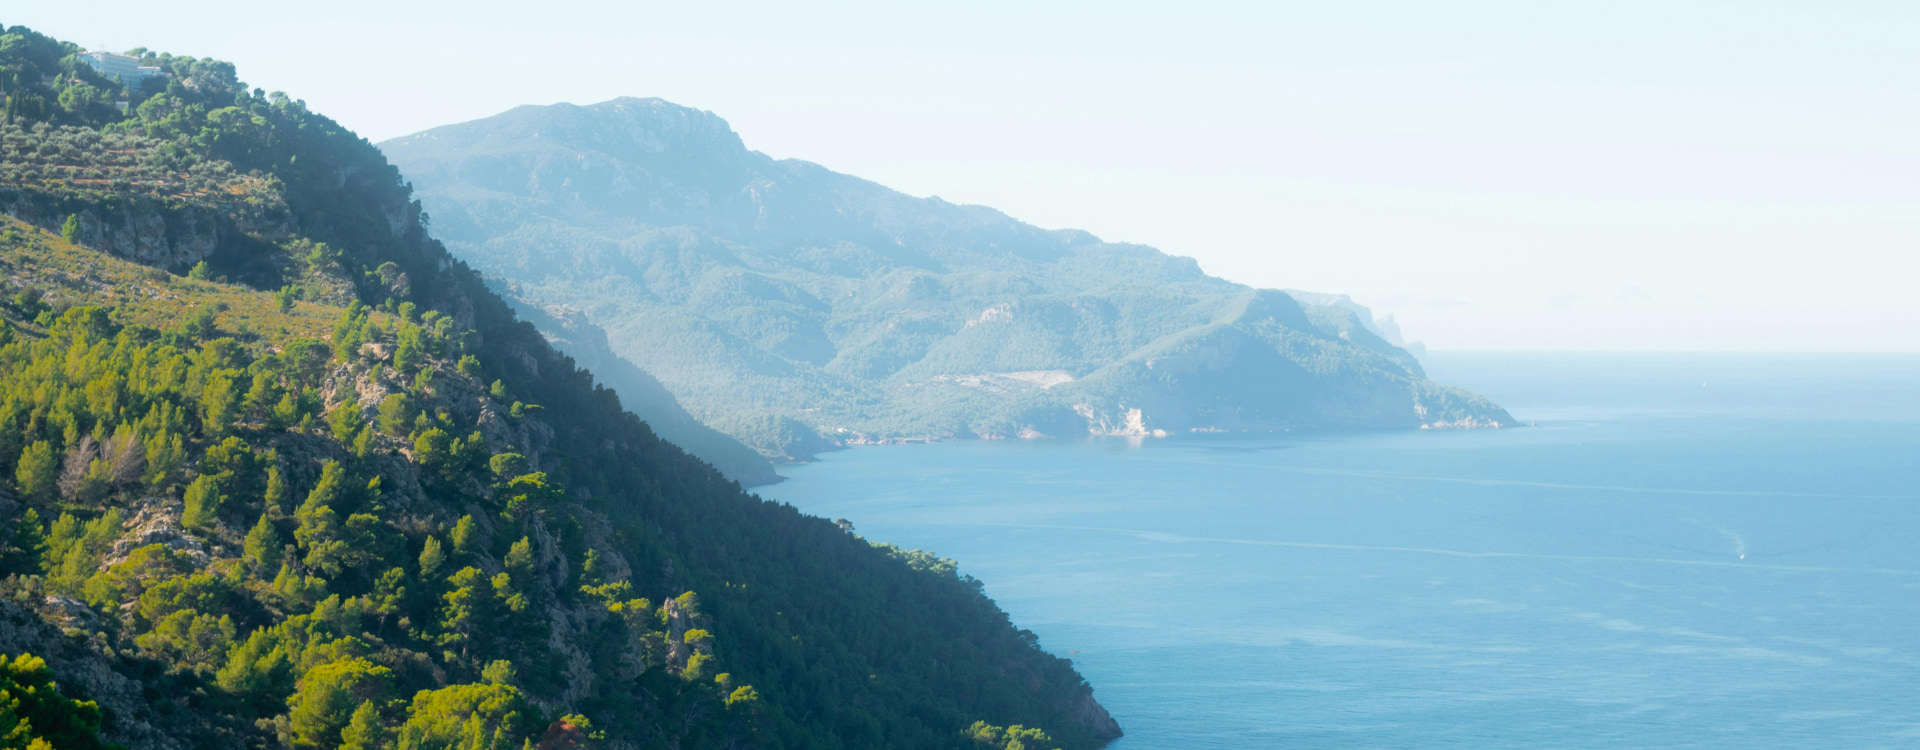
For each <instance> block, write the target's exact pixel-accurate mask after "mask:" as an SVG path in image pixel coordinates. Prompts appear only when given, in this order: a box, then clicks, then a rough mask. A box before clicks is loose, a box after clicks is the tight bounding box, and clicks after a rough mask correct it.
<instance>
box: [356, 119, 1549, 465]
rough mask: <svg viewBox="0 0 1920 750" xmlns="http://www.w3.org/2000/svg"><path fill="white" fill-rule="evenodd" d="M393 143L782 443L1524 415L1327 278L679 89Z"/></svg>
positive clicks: (527, 265)
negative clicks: (860, 152) (846, 150)
mask: <svg viewBox="0 0 1920 750" xmlns="http://www.w3.org/2000/svg"><path fill="white" fill-rule="evenodd" d="M381 148H382V149H383V150H384V151H385V152H386V153H387V154H388V156H389V158H391V159H393V160H394V162H395V163H396V164H397V165H399V166H400V167H401V168H402V169H403V170H404V171H405V172H406V174H407V176H408V178H409V179H411V180H412V181H413V184H414V185H415V186H416V187H417V188H418V190H419V194H420V196H421V200H422V201H423V202H424V204H425V206H426V207H427V209H428V210H429V211H431V212H432V214H433V216H434V219H435V228H436V231H437V232H438V233H439V234H440V236H441V237H442V238H443V239H445V240H446V241H447V242H448V244H449V247H451V248H452V249H453V250H454V252H455V253H456V254H457V255H459V256H460V257H462V258H465V259H467V260H469V261H470V262H472V263H474V264H475V265H476V266H477V267H478V268H480V269H481V270H483V271H484V272H486V273H488V274H493V275H497V276H499V277H502V278H504V279H506V280H508V281H510V282H511V283H513V284H514V285H515V286H516V288H518V289H520V290H522V293H523V294H524V295H525V296H526V297H527V298H529V299H537V300H540V301H542V302H544V303H548V304H560V305H566V306H568V307H570V308H573V309H578V310H580V311H582V313H583V314H584V316H585V318H586V319H587V320H588V321H591V322H592V323H593V324H595V325H598V326H600V327H601V328H604V329H605V330H606V332H607V334H608V337H609V341H610V343H611V344H612V347H613V349H614V351H616V352H617V353H619V354H620V355H621V356H622V357H624V358H626V359H627V360H629V361H631V362H632V363H634V364H635V365H637V366H639V367H640V368H641V369H643V370H645V371H647V372H649V373H651V374H652V375H654V376H655V377H657V378H659V380H660V381H661V382H662V383H664V384H665V385H666V386H667V388H668V389H669V390H671V391H672V392H673V393H674V394H675V395H676V396H678V397H679V398H680V400H681V402H682V403H683V404H684V405H685V406H686V407H687V409H688V410H689V411H690V412H692V413H693V414H694V415H695V416H696V417H698V418H700V419H701V420H703V421H705V422H707V423H708V424H710V425H712V426H714V427H715V428H717V429H720V430H722V431H725V432H728V433H729V434H732V435H734V436H736V437H738V438H740V439H741V440H743V441H745V442H747V443H748V444H750V445H753V446H755V447H756V448H758V449H760V450H761V451H762V452H765V453H767V454H768V455H773V456H778V457H782V458H794V457H805V456H806V455H807V454H808V453H809V452H810V451H813V450H816V449H818V448H819V447H821V446H824V445H831V444H837V443H857V442H868V441H885V440H899V439H921V438H928V437H933V438H943V437H964V436H983V437H992V436H1013V435H1036V434H1049V435H1072V434H1086V433H1088V432H1094V433H1102V432H1122V433H1132V434H1149V433H1159V432H1185V431H1191V430H1293V429H1324V428H1355V427H1388V428H1411V427H1421V426H1498V425H1507V424H1512V420H1511V419H1510V418H1509V417H1508V416H1507V415H1506V413H1505V412H1504V411H1502V410H1501V409H1500V408H1499V407H1497V406H1495V405H1493V404H1491V403H1489V402H1487V401H1486V400H1484V399H1481V398H1479V397H1477V396H1474V395H1472V394H1469V393H1465V392H1462V391H1458V390H1455V389H1450V388H1446V387H1442V386H1438V385H1435V384H1433V383H1430V382H1428V381H1426V379H1425V377H1424V375H1423V374H1422V373H1421V372H1420V369H1419V366H1418V364H1417V362H1416V361H1415V360H1414V358H1413V357H1412V356H1410V355H1408V354H1407V353H1406V352H1405V351H1404V350H1402V349H1400V348H1398V347H1395V346H1393V345H1392V344H1389V343H1387V342H1386V341H1385V340H1384V339H1382V338H1381V337H1380V336H1379V335H1377V333H1376V331H1375V330H1374V329H1373V328H1371V327H1370V324H1371V323H1372V321H1370V320H1369V321H1364V323H1365V324H1368V325H1353V324H1352V323H1353V321H1352V318H1353V315H1352V311H1351V310H1342V309H1337V308H1338V306H1337V305H1334V304H1332V303H1330V302H1327V301H1326V300H1321V299H1314V300H1312V301H1311V302H1310V303H1309V304H1307V305H1306V306H1305V307H1303V306H1302V305H1301V304H1299V303H1297V302H1296V300H1295V299H1294V298H1292V297H1289V296H1287V295H1284V294H1279V293H1271V292H1264V291H1258V290H1253V289H1250V288H1247V287H1244V286H1241V285H1238V284H1232V283H1229V282H1226V281H1222V280H1220V279H1216V278H1212V277H1209V276H1207V275H1205V274H1203V273H1201V272H1200V270H1199V268H1198V267H1197V266H1196V265H1195V264H1194V263H1193V261H1191V260H1189V259H1184V258H1175V257H1170V256H1167V255H1165V254H1162V253H1160V252H1159V251H1157V250H1154V249H1152V248H1148V247H1141V246H1137V245H1121V244H1112V243H1106V242H1102V241H1100V240H1099V239H1097V238H1095V237H1093V236H1091V235H1088V234H1086V233H1084V232H1076V231H1046V230H1042V229H1039V228H1037V227H1033V226H1031V225H1028V224H1024V223H1021V222H1019V221H1016V220H1014V219H1012V218H1010V217H1008V216H1006V215H1004V214H1001V213H1000V212H997V211H994V210H992V209H988V208H984V207H979V206H959V205H953V204H950V203H946V202H944V201H941V200H940V199H938V198H927V199H920V198H913V197H910V196H907V195H903V194H900V193H898V192H895V191H892V190H888V189H886V188H884V187H882V186H879V185H875V184H873V183H870V182H866V181H864V180H860V179H857V178H854V177H850V176H847V175H842V174H837V173H835V172H832V171H829V170H826V169H824V168H822V167H820V166H817V165H814V164H809V163H806V162H801V161H791V160H775V159H771V158H769V157H767V156H765V155H763V154H760V153H758V152H754V151H749V150H747V148H746V147H745V145H744V144H742V143H741V141H740V138H739V136H737V135H735V134H734V133H733V131H732V130H731V129H730V128H729V127H728V126H727V124H726V122H725V121H724V120H721V119H720V118H719V117H716V116H714V115H713V114H711V113H707V112H703V111H699V110H693V109H687V108H684V107H679V106H676V105H673V104H670V103H667V102H664V101H660V100H657V99H616V100H613V101H609V102H604V103H601V104H596V105H593V106H589V107H578V106H573V105H568V104H559V105H553V106H550V107H520V108H517V109H514V110H511V111H509V112H506V113H503V114H501V115H497V116H495V117H490V118H487V119H483V120H477V121H474V122H468V123H462V124H458V125H449V126H445V127H441V128H435V129H433V130H429V131H426V132H423V133H419V134H416V135H411V136H407V137H404V138H398V139H394V140H392V141H388V142H385V143H383V144H381ZM1303 296H1305V295H1303ZM1362 339H1364V340H1362ZM1166 357H1175V358H1176V359H1177V360H1178V362H1179V364H1178V365H1177V366H1175V367H1174V369H1172V370H1166V369H1162V368H1161V367H1160V366H1159V365H1160V363H1161V362H1162V361H1163V360H1164V361H1165V362H1166V363H1167V364H1169V365H1173V363H1174V361H1175V360H1166V359H1165V358H1166Z"/></svg>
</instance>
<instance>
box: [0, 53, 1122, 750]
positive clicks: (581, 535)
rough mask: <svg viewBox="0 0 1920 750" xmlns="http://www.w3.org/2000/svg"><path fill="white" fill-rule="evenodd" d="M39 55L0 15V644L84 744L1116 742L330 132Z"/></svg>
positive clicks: (1026, 650) (1040, 669)
mask: <svg viewBox="0 0 1920 750" xmlns="http://www.w3.org/2000/svg"><path fill="white" fill-rule="evenodd" d="M76 51H77V48H75V47H74V46H73V45H71V44H65V43H60V42H57V41H55V40H52V39H49V38H47V37H44V36H41V35H39V34H36V33H34V32H32V31H30V30H27V29H23V28H20V27H13V28H10V29H6V30H5V32H4V34H0V71H4V72H5V74H6V81H7V91H8V93H9V100H8V106H7V111H8V113H9V117H10V120H11V122H10V123H9V124H7V125H4V126H0V208H3V209H4V211H5V213H6V214H7V216H6V218H4V219H0V280H3V281H4V290H0V292H3V293H0V299H4V300H6V302H5V304H3V305H0V321H3V323H4V324H3V325H0V500H4V503H0V509H3V510H5V511H6V512H5V513H4V515H0V601H4V602H5V604H4V605H0V620H4V621H5V622H4V627H0V649H5V650H8V651H17V650H24V651H30V652H33V653H36V654H43V655H47V656H48V657H49V662H50V663H51V664H52V665H53V666H54V668H55V669H56V674H57V676H59V679H60V685H61V690H62V691H63V692H69V693H79V694H78V695H75V696H73V697H76V698H79V699H82V700H93V701H97V702H98V703H99V705H100V707H101V710H102V712H103V714H104V716H103V717H102V723H101V726H100V728H99V731H100V734H101V736H102V737H103V738H105V739H107V740H110V741H115V742H124V743H131V744H135V745H137V746H140V747H234V748H238V747H276V746H288V747H303V748H304V747H319V748H332V747H343V746H352V747H389V746H394V745H396V744H398V745H400V746H409V747H452V746H459V747H487V748H494V747H498V748H514V747H522V746H525V745H527V744H532V743H536V742H537V743H539V744H540V746H542V747H576V746H593V745H602V744H604V745H605V746H609V747H622V748H637V747H685V748H693V747H740V746H760V747H809V748H814V747H819V748H835V747H845V748H856V747H859V748H866V747H871V748H890V747H933V748H939V747H949V748H963V747H973V746H975V743H974V740H973V739H971V735H969V734H968V731H969V729H970V728H971V727H973V726H974V724H975V722H979V721H985V722H988V723H990V724H993V725H1012V724H1020V725H1024V726H1026V727H1042V728H1044V730H1045V731H1046V732H1047V733H1049V734H1051V735H1052V738H1053V744H1057V745H1059V746H1061V747H1065V748H1087V747H1094V746H1097V745H1099V744H1101V743H1102V742H1103V741H1104V740H1106V739H1109V738H1111V737H1114V736H1117V734H1118V727H1117V726H1116V725H1114V723H1113V722H1112V720H1111V719H1110V718H1108V717H1107V716H1106V714H1105V712H1104V711H1102V710H1101V709H1100V708H1099V706H1098V704H1097V703H1095V702H1094V701H1093V699H1092V695H1091V688H1089V687H1088V686H1087V685H1086V683H1085V682H1084V681H1083V680H1081V679H1080V677H1079V675H1078V674H1076V673H1075V672H1074V670H1073V668H1072V666H1071V664H1070V663H1069V662H1067V661H1065V660H1063V659H1058V658H1055V657H1053V656H1051V655H1049V654H1047V653H1046V652H1044V651H1042V650H1041V649H1040V648H1039V647H1038V645H1037V644H1036V643H1035V641H1034V639H1033V636H1032V634H1031V633H1028V632H1025V631H1021V630H1018V629H1016V628H1014V627H1013V626H1012V624H1011V623H1010V622H1008V620H1007V617H1006V615H1005V614H1004V613H1002V612H1001V611H1000V610H999V609H998V608H997V607H995V606H994V604H993V603H992V601H990V600H988V599H987V598H986V597H985V596H984V595H982V594H981V592H980V586H979V584H978V583H977V582H975V581H973V580H972V579H970V578H967V577H965V576H962V575H959V574H958V573H957V572H956V571H955V570H954V568H953V565H952V563H951V562H950V561H944V560H940V559H938V558H935V557H933V556H931V555H928V554H925V553H921V552H909V551H904V550H899V549H897V548H892V547H888V546H885V545H878V544H874V543H870V542H868V541H866V540H864V539H861V538H859V537H858V536H855V535H853V534H852V533H850V531H849V530H847V529H843V528H841V527H839V526H836V525H834V524H832V523H829V522H827V521H824V520H821V519H817V518H810V517H806V516H803V515H801V514H799V513H798V512H796V511H795V510H794V509H793V508H792V507H790V506H784V505H780V504H777V503H771V502H767V501H764V500H761V499H760V498H757V497H755V496H752V495H749V494H746V493H744V492H742V491H741V489H740V487H739V485H738V483H736V482H733V481H730V480H728V479H726V478H724V477H723V476H722V475H720V474H719V473H718V472H716V471H715V470H714V469H713V468H712V467H711V466H710V465H708V464H706V463H704V462H702V461H699V460H698V459H695V458H693V457H691V456H689V455H687V454H686V453H685V452H683V451H681V450H680V449H679V448H678V447H676V446H674V445H672V444H671V443H668V442H666V441H663V440H661V439H660V438H659V437H658V436H656V435H655V433H654V432H653V431H652V430H651V429H649V428H648V426H647V425H646V424H645V423H643V422H641V421H640V420H639V419H637V418H635V417H634V416H633V415H632V414H631V413H629V412H627V411H626V410H624V409H623V408H622V407H621V404H620V400H619V398H618V397H617V396H615V395H614V394H613V393H612V392H611V391H609V390H607V389H605V388H604V387H601V386H598V385H596V384H595V383H594V380H593V377H592V376H591V375H590V374H589V373H587V372H585V371H582V370H580V369H578V368H577V367H576V366H575V363H574V362H573V361H572V360H570V359H569V358H567V357H565V356H563V355H562V354H560V353H559V352H557V351H555V350H554V348H553V347H552V346H551V345H549V343H548V342H547V340H546V339H545V338H543V337H542V336H541V335H540V333H539V332H538V331H536V330H535V329H534V327H533V326H531V325H528V324H526V323H524V322H521V321H519V320H517V319H516V318H515V316H514V314H513V312H512V310H511V309H510V307H509V306H508V304H507V303H506V302H505V301H503V300H502V299H500V298H499V297H498V296H496V295H494V294H493V293H491V292H490V291H488V289H487V288H486V287H485V285H484V284H483V283H482V281H481V279H480V277H479V276H478V274H476V273H474V272H473V271H471V270H470V269H469V268H467V267H466V266H465V265H464V264H462V263H460V262H458V261H456V260H454V259H453V258H451V257H450V256H448V254H447V253H446V251H445V250H444V249H443V248H442V247H441V246H440V245H439V243H438V242H436V241H434V240H433V239H432V238H431V237H430V236H429V235H428V233H427V231H426V226H425V223H424V221H423V217H422V216H421V214H420V212H419V208H418V205H417V204H415V203H414V202H413V201H412V200H411V197H410V195H409V191H408V188H407V187H406V186H405V185H404V184H403V183H402V182H401V181H400V179H399V175H398V172H397V171H396V170H394V169H393V168H392V167H391V166H389V165H388V164H386V163H385V161H384V159H382V157H381V156H380V154H379V152H378V151H377V150H375V149H374V148H373V147H372V146H371V144H368V143H367V142H366V141H365V140H364V139H361V138H359V137H357V136H355V135H353V134H352V133H350V132H348V131H346V130H345V129H343V128H341V127H340V126H339V125H338V124H336V123H334V122H332V121H331V120H328V119H327V118H325V117H322V116H320V115H318V114H315V113H313V112H311V111H309V110H307V109H306V107H305V105H304V104H303V103H301V102H299V101H297V100H294V99H291V98H289V97H286V96H284V95H281V94H277V93H276V94H272V95H265V94H261V93H258V92H250V91H249V89H248V88H247V87H246V86H245V85H244V84H242V83H241V82H240V81H239V80H238V79H237V78H236V77H235V75H234V70H233V67H232V66H231V65H227V64H225V63H220V62H217V61H210V60H200V59H194V58H183V57H173V56H166V55H148V56H147V57H146V58H145V60H143V62H144V63H145V64H148V65H153V66H157V67H160V68H162V69H163V70H165V71H166V72H167V74H168V75H167V77H166V78H165V79H163V82H162V83H163V84H164V85H156V86H153V87H151V88H149V89H146V90H143V91H140V92H128V91H126V90H125V89H124V88H119V87H117V84H115V82H113V81H111V80H107V79H103V78H102V77H101V76H99V75H97V74H95V73H94V72H92V70H91V69H90V68H88V67H86V66H85V64H84V63H82V62H79V61H77V60H76V58H75V57H74V52H76ZM119 96H128V97H129V98H130V101H128V104H129V105H130V106H129V107H128V110H129V114H125V115H123V114H122V113H121V112H120V110H119V108H118V107H115V106H113V104H114V99H115V98H116V97H119ZM182 273H184V274H185V275H184V276H182V275H181V274H182ZM23 508H24V510H22V509H23ZM36 620H37V621H38V623H39V624H36V622H35V621H36ZM60 670H65V671H66V672H65V674H64V675H62V674H59V671H60Z"/></svg>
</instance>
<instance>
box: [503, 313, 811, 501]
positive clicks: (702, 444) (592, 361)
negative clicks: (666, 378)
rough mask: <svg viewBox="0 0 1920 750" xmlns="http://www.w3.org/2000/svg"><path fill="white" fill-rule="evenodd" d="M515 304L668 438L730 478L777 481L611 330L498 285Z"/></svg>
mask: <svg viewBox="0 0 1920 750" xmlns="http://www.w3.org/2000/svg"><path fill="white" fill-rule="evenodd" d="M495 291H496V292H499V293H500V295H501V297H502V298H503V299H505V300H506V301H507V303H508V304H509V305H511V306H512V307H513V312H514V315H516V316H518V317H519V318H520V319H521V320H524V321H527V322H528V323H532V324H533V325H534V327H535V328H538V329H540V333H541V335H543V336H546V337H547V342H548V343H550V344H552V345H553V348H554V349H556V350H558V351H559V352H560V353H561V354H564V355H566V356H568V357H571V358H572V359H573V361H574V363H575V364H576V365H579V367H580V369H583V370H586V371H588V372H591V373H593V375H594V379H595V380H597V381H599V382H600V383H601V384H602V385H605V386H606V387H608V388H611V389H613V390H614V392H615V393H618V394H620V403H621V404H623V405H625V406H626V407H627V411H630V412H633V415H634V416H636V417H639V418H640V419H641V420H642V421H644V422H646V423H647V426H648V427H651V428H653V431H654V432H657V433H659V434H660V437H661V438H662V439H665V440H666V441H667V442H670V443H673V444H674V445H677V446H680V448H681V449H682V450H685V451H686V452H688V453H691V454H693V455H695V456H698V457H700V458H701V459H702V460H704V461H706V462H707V463H710V464H713V468H715V469H719V470H720V473H722V474H725V475H726V476H727V477H728V478H730V479H734V480H737V481H739V482H740V483H741V484H743V485H747V486H750V487H751V486H756V485H765V484H774V483H776V482H779V481H780V475H779V474H776V473H774V470H773V464H772V463H771V462H769V461H768V460H767V459H766V457H765V456H762V455H760V454H758V453H755V452H754V450H753V449H752V448H748V447H747V446H746V445H744V444H742V443H741V442H740V441H738V440H734V439H733V438H731V437H727V436H726V435H725V434H723V433H721V432H719V431H718V430H715V429H713V428H711V427H708V426H706V425H704V424H701V423H700V420H697V419H694V418H693V415H691V414H688V413H687V410H686V409H683V408H681V407H680V403H679V402H678V401H676V400H674V398H673V394H672V393H668V392H667V388H666V386H664V385H661V384H660V381H659V380H656V379H654V377H653V376H652V375H648V374H647V373H646V372H645V371H644V370H641V369H640V368H638V367H634V366H633V363H631V362H628V361H626V360H625V359H621V358H620V356H619V355H617V354H614V353H613V349H612V348H611V347H610V346H609V345H608V343H607V333H606V331H603V330H600V328H599V327H598V326H595V325H594V324H592V323H589V322H587V320H586V317H585V316H583V315H581V314H580V313H579V312H578V311H574V310H568V309H566V308H561V307H540V306H536V305H534V304H532V303H530V302H528V301H527V300H523V299H520V298H519V297H516V296H514V295H513V294H512V291H511V290H507V289H496V290H495Z"/></svg>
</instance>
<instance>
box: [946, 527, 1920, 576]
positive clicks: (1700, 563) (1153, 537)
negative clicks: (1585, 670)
mask: <svg viewBox="0 0 1920 750" xmlns="http://www.w3.org/2000/svg"><path fill="white" fill-rule="evenodd" d="M969 525H977V526H989V527H995V528H1013V529H1058V530H1063V531H1094V532H1101V533H1107V534H1120V535H1124V536H1131V537H1135V538H1138V539H1143V540H1146V541H1151V542H1168V543H1174V544H1241V545H1249V546H1257V547H1291V548H1296V549H1325V550H1341V551H1346V552H1399V553H1407V554H1418V555H1440V556H1444V557H1466V558H1490V559H1497V558H1510V559H1518V560H1559V561H1563V562H1608V563H1642V564H1651V565H1685V566H1692V567H1705V568H1734V569H1739V570H1756V571H1774V572H1785V573H1876V574H1880V575H1896V576H1920V570H1895V569H1890V568H1828V567H1815V566H1804V565H1769V564H1765V563H1747V562H1724V561H1716V560H1684V559H1679V558H1664V557H1620V556H1609V555H1550V554H1544V553H1536V552H1475V551H1471V550H1456V549H1442V548H1437V547H1395V546H1385V545H1368V544H1332V543H1327V542H1283V541H1272V540H1266V539H1229V538H1221V537H1200V536H1183V535H1179V534H1169V533H1166V532H1164V531H1140V530H1138V529H1116V528H1110V527H1105V526H1066V525H1049V524H1023V523H998V524H969Z"/></svg>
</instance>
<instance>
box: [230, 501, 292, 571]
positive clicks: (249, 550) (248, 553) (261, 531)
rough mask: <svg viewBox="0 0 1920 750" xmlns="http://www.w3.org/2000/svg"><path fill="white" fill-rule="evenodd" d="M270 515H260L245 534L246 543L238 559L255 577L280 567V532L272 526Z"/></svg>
mask: <svg viewBox="0 0 1920 750" xmlns="http://www.w3.org/2000/svg"><path fill="white" fill-rule="evenodd" d="M272 515H273V514H271V513H262V514H260V521H259V522H258V523H255V524H254V525H253V530H252V531H249V532H247V543H246V546H245V547H244V548H243V549H242V551H241V553H240V559H241V560H243V561H245V562H246V564H247V567H248V568H250V569H252V570H253V571H254V574H255V575H262V576H264V575H266V572H267V571H269V570H273V569H274V568H277V567H280V553H281V551H282V549H281V545H282V542H281V541H280V530H279V529H276V528H274V526H273V518H272Z"/></svg>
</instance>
